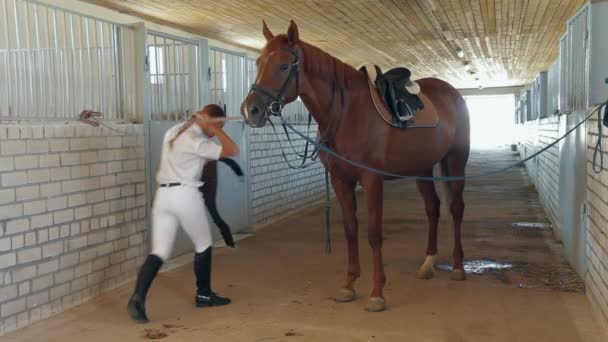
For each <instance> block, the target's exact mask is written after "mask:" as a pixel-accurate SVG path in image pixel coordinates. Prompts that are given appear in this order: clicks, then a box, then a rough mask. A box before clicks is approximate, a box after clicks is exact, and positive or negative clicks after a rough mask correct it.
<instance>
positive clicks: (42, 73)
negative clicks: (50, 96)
mask: <svg viewBox="0 0 608 342" xmlns="http://www.w3.org/2000/svg"><path fill="white" fill-rule="evenodd" d="M38 26H39V25H38V5H37V4H36V3H34V32H35V34H36V51H35V53H36V55H38V56H37V58H36V61H37V62H38V70H33V71H35V73H34V75H36V78H37V82H36V83H37V85H38V89H39V90H40V92H39V93H38V94H40V95H41V96H40V97H38V96H36V99H35V101H36V107H35V110H34V111H35V113H33V115H35V116H38V115H40V114H41V113H42V111H43V107H44V106H45V105H46V104H47V99H46V89H45V88H46V87H45V86H44V85H45V83H46V76H47V73H46V68H45V64H46V63H45V58H44V49H42V48H41V47H40V30H39V27H38ZM43 77H44V79H43ZM40 99H42V103H40Z"/></svg>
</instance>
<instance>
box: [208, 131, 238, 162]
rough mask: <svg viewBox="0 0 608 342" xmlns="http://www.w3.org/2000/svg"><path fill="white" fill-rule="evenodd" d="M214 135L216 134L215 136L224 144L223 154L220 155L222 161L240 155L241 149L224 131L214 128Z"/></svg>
mask: <svg viewBox="0 0 608 342" xmlns="http://www.w3.org/2000/svg"><path fill="white" fill-rule="evenodd" d="M213 133H215V136H216V137H217V138H218V140H219V141H220V143H221V144H222V153H221V154H220V159H223V158H227V157H234V156H236V155H237V154H239V152H240V150H239V147H238V146H237V145H236V143H235V142H234V141H233V140H232V138H230V137H229V136H228V134H226V132H224V130H223V129H221V128H219V127H215V126H214V128H213Z"/></svg>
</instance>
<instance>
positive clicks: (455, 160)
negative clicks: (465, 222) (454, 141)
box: [442, 149, 468, 280]
mask: <svg viewBox="0 0 608 342" xmlns="http://www.w3.org/2000/svg"><path fill="white" fill-rule="evenodd" d="M467 160H468V149H467V150H466V151H463V152H461V153H451V154H449V155H448V156H447V157H446V158H445V159H444V160H443V161H442V171H443V173H444V174H445V175H446V176H451V177H461V176H464V175H465V167H466V163H467ZM464 184H465V182H464V180H462V181H453V182H446V184H445V188H446V190H447V192H448V200H449V206H450V213H451V214H452V223H453V228H454V249H453V258H454V267H453V270H452V274H451V276H450V278H451V279H452V280H465V279H466V275H465V272H464V264H463V258H464V252H463V249H462V241H461V236H460V231H461V226H462V217H463V215H464V207H465V205H464V198H463V192H464Z"/></svg>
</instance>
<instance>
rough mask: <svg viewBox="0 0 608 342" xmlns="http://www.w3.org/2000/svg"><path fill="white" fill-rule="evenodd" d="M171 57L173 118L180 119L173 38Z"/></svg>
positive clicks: (175, 53)
mask: <svg viewBox="0 0 608 342" xmlns="http://www.w3.org/2000/svg"><path fill="white" fill-rule="evenodd" d="M167 58H168V57H167ZM171 59H173V70H172V71H173V74H172V76H173V101H172V102H173V111H174V112H175V120H176V121H178V120H180V119H181V113H180V112H178V110H177V108H178V106H177V102H178V97H177V48H176V45H175V40H171Z"/></svg>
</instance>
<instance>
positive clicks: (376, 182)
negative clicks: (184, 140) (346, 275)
mask: <svg viewBox="0 0 608 342" xmlns="http://www.w3.org/2000/svg"><path fill="white" fill-rule="evenodd" d="M362 185H363V188H364V189H365V192H366V197H367V212H368V228H367V229H368V231H367V239H368V241H369V245H370V247H371V248H372V256H373V263H374V288H373V289H372V292H371V294H370V297H369V300H368V303H367V307H366V310H367V311H371V312H377V311H384V309H385V308H386V302H385V299H384V293H383V290H384V285H385V284H386V275H385V274H384V263H383V261H382V240H383V237H382V209H383V201H384V198H383V194H384V188H383V186H384V179H383V178H382V177H380V176H378V175H373V176H369V177H368V178H366V179H364V180H363V181H362Z"/></svg>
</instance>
